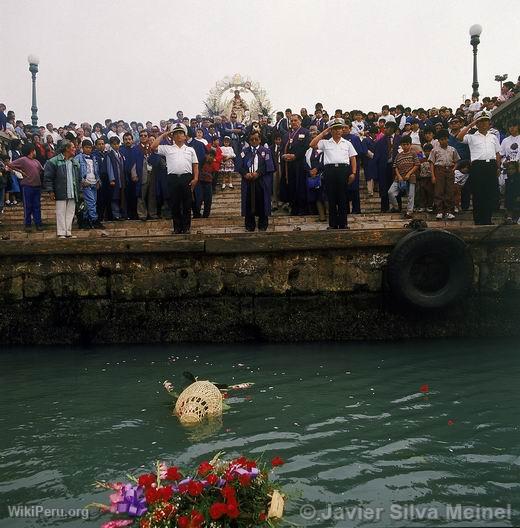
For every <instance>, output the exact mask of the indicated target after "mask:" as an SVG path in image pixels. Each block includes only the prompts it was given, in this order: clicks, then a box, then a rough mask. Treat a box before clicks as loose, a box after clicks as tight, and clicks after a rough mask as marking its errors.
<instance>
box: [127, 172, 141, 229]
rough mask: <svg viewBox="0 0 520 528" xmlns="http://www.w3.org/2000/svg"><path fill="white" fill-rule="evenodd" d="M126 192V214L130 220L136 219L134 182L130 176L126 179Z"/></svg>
mask: <svg viewBox="0 0 520 528" xmlns="http://www.w3.org/2000/svg"><path fill="white" fill-rule="evenodd" d="M125 194H126V208H127V211H126V212H127V215H128V218H130V220H137V218H138V217H137V192H136V182H133V181H132V179H131V178H130V177H128V178H127V180H126V187H125Z"/></svg>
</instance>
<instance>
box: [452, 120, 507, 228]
mask: <svg viewBox="0 0 520 528" xmlns="http://www.w3.org/2000/svg"><path fill="white" fill-rule="evenodd" d="M474 126H476V127H477V132H475V133H474V134H468V132H469V131H470V130H471V129H472V128H473V127H474ZM490 127H491V114H490V113H489V112H486V111H485V110H483V111H482V112H479V113H477V114H475V120H474V121H473V122H472V123H470V124H469V125H468V126H467V127H464V128H463V129H462V130H461V131H460V132H459V133H458V135H457V139H459V140H460V141H463V142H464V143H466V144H467V145H468V146H469V152H470V157H471V169H470V179H471V189H472V192H473V221H474V222H475V225H492V224H493V222H492V221H491V217H492V215H493V211H494V210H495V209H496V208H497V204H498V198H499V194H498V176H499V174H500V159H501V158H500V145H499V143H498V139H497V137H496V136H495V135H494V134H491V133H490V132H489V129H490Z"/></svg>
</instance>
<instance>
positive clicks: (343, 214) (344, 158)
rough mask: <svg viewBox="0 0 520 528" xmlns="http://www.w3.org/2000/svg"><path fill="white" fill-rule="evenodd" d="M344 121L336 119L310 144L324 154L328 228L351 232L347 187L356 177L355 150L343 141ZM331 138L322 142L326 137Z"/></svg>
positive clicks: (349, 143)
mask: <svg viewBox="0 0 520 528" xmlns="http://www.w3.org/2000/svg"><path fill="white" fill-rule="evenodd" d="M344 126H345V121H344V119H341V118H337V119H333V120H331V121H330V122H329V123H328V127H327V128H326V129H325V130H324V131H323V132H321V133H320V134H318V135H317V136H316V137H315V138H314V139H313V140H312V141H311V142H310V145H309V147H310V148H316V147H317V148H318V150H321V151H322V152H323V164H324V171H323V173H324V178H325V188H326V189H327V197H328V200H329V227H328V228H327V229H348V227H347V186H348V185H349V184H350V183H352V182H353V181H354V179H355V177H356V176H355V175H356V169H357V166H356V156H357V152H356V149H355V148H354V147H353V146H352V143H351V142H350V141H347V140H346V139H344V138H343V137H342V136H343V127H344ZM329 133H330V134H331V135H332V137H331V138H330V139H323V138H324V137H325V136H326V135H327V134H329Z"/></svg>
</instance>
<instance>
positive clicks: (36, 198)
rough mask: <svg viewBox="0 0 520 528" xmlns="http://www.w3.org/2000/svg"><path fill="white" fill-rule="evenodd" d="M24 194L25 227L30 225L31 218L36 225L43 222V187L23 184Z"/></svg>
mask: <svg viewBox="0 0 520 528" xmlns="http://www.w3.org/2000/svg"><path fill="white" fill-rule="evenodd" d="M21 187H22V195H23V220H24V224H25V227H30V225H31V218H32V219H33V220H34V223H35V225H41V224H42V214H41V205H40V199H41V194H42V192H41V189H40V187H29V186H27V185H22V186H21Z"/></svg>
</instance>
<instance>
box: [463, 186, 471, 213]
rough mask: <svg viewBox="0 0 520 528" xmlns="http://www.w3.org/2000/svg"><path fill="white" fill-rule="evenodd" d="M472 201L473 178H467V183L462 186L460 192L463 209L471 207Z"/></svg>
mask: <svg viewBox="0 0 520 528" xmlns="http://www.w3.org/2000/svg"><path fill="white" fill-rule="evenodd" d="M470 202H471V178H468V179H467V180H466V183H465V184H464V185H463V186H462V190H461V192H460V207H461V209H462V210H463V211H467V210H468V209H469V204H470Z"/></svg>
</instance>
